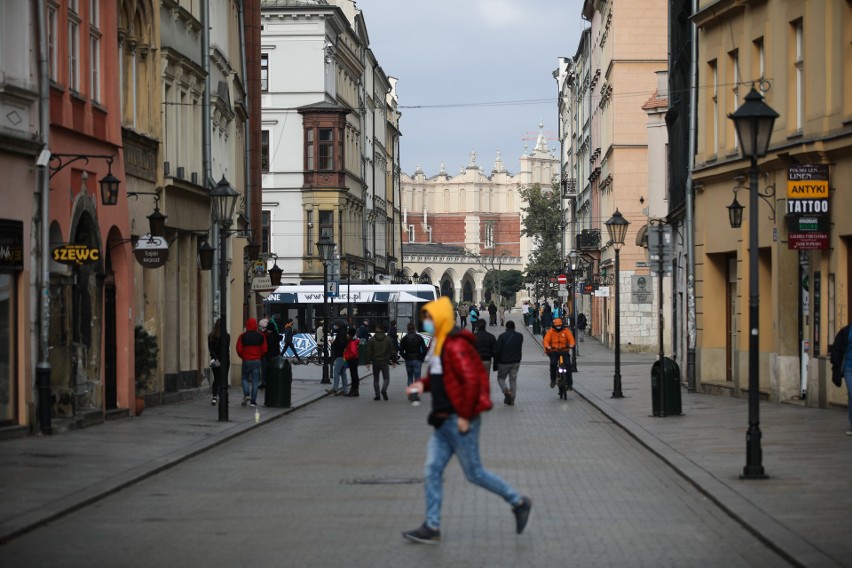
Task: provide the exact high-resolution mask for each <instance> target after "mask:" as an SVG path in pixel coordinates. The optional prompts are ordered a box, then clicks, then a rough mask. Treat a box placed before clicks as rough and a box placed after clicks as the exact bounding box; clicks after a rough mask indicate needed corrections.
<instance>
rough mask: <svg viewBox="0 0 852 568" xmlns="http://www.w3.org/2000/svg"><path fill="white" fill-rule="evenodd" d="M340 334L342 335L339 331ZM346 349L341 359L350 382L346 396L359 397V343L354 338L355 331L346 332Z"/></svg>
mask: <svg viewBox="0 0 852 568" xmlns="http://www.w3.org/2000/svg"><path fill="white" fill-rule="evenodd" d="M341 333H343V332H342V331H341ZM346 339H347V343H346V349H344V350H343V359H344V360H345V361H346V365H347V366H348V367H349V379H350V380H351V381H352V382H351V385H350V387H349V392H348V393H347V395H346V396H361V395H360V394H359V392H358V389H359V387H360V385H361V379H360V378H359V377H358V358H359V353H358V348H359V347H360V346H361V342H360V341H358V338H357V337H355V330H354V329H349V330H347V331H346Z"/></svg>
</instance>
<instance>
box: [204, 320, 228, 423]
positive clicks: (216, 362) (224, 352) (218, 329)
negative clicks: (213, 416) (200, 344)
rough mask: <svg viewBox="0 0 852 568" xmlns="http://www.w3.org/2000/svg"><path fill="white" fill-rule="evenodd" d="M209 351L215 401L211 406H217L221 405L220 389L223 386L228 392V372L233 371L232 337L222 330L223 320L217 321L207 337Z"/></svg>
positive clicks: (213, 400)
mask: <svg viewBox="0 0 852 568" xmlns="http://www.w3.org/2000/svg"><path fill="white" fill-rule="evenodd" d="M223 336H224V337H223ZM223 343H224V345H223ZM207 350H208V351H210V368H211V370H212V371H213V387H212V389H211V390H212V391H213V399H212V400H211V401H210V404H212V405H214V406H215V405H217V404H219V389H220V388H221V387H222V385H223V384H224V386H225V389H226V390H227V388H228V371H229V370H230V369H231V336H230V335H228V331H227V330H226V329H222V320H221V318H220V319H217V320H216V323H214V324H213V331H211V332H210V335H208V336H207ZM223 381H224V383H223Z"/></svg>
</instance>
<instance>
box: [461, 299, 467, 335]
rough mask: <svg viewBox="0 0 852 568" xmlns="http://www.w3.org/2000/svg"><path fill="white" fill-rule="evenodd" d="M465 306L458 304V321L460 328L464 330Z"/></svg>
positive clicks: (465, 323)
mask: <svg viewBox="0 0 852 568" xmlns="http://www.w3.org/2000/svg"><path fill="white" fill-rule="evenodd" d="M467 314H468V311H467V304H465V303H464V302H462V303H461V304H459V321H460V322H461V328H462V329H465V328H466V327H467Z"/></svg>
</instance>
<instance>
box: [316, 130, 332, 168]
mask: <svg viewBox="0 0 852 568" xmlns="http://www.w3.org/2000/svg"><path fill="white" fill-rule="evenodd" d="M318 155H319V163H318V166H319V168H318V169H319V170H320V171H331V170H333V169H334V130H332V129H331V128H320V129H319V154H318Z"/></svg>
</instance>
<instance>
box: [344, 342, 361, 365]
mask: <svg viewBox="0 0 852 568" xmlns="http://www.w3.org/2000/svg"><path fill="white" fill-rule="evenodd" d="M360 343H361V342H360V341H358V339H357V338H356V339H353V340H352V341H350V342H349V343H347V344H346V349H344V350H343V360H344V361H354V360H356V359H357V358H358V346H359V345H360Z"/></svg>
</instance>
